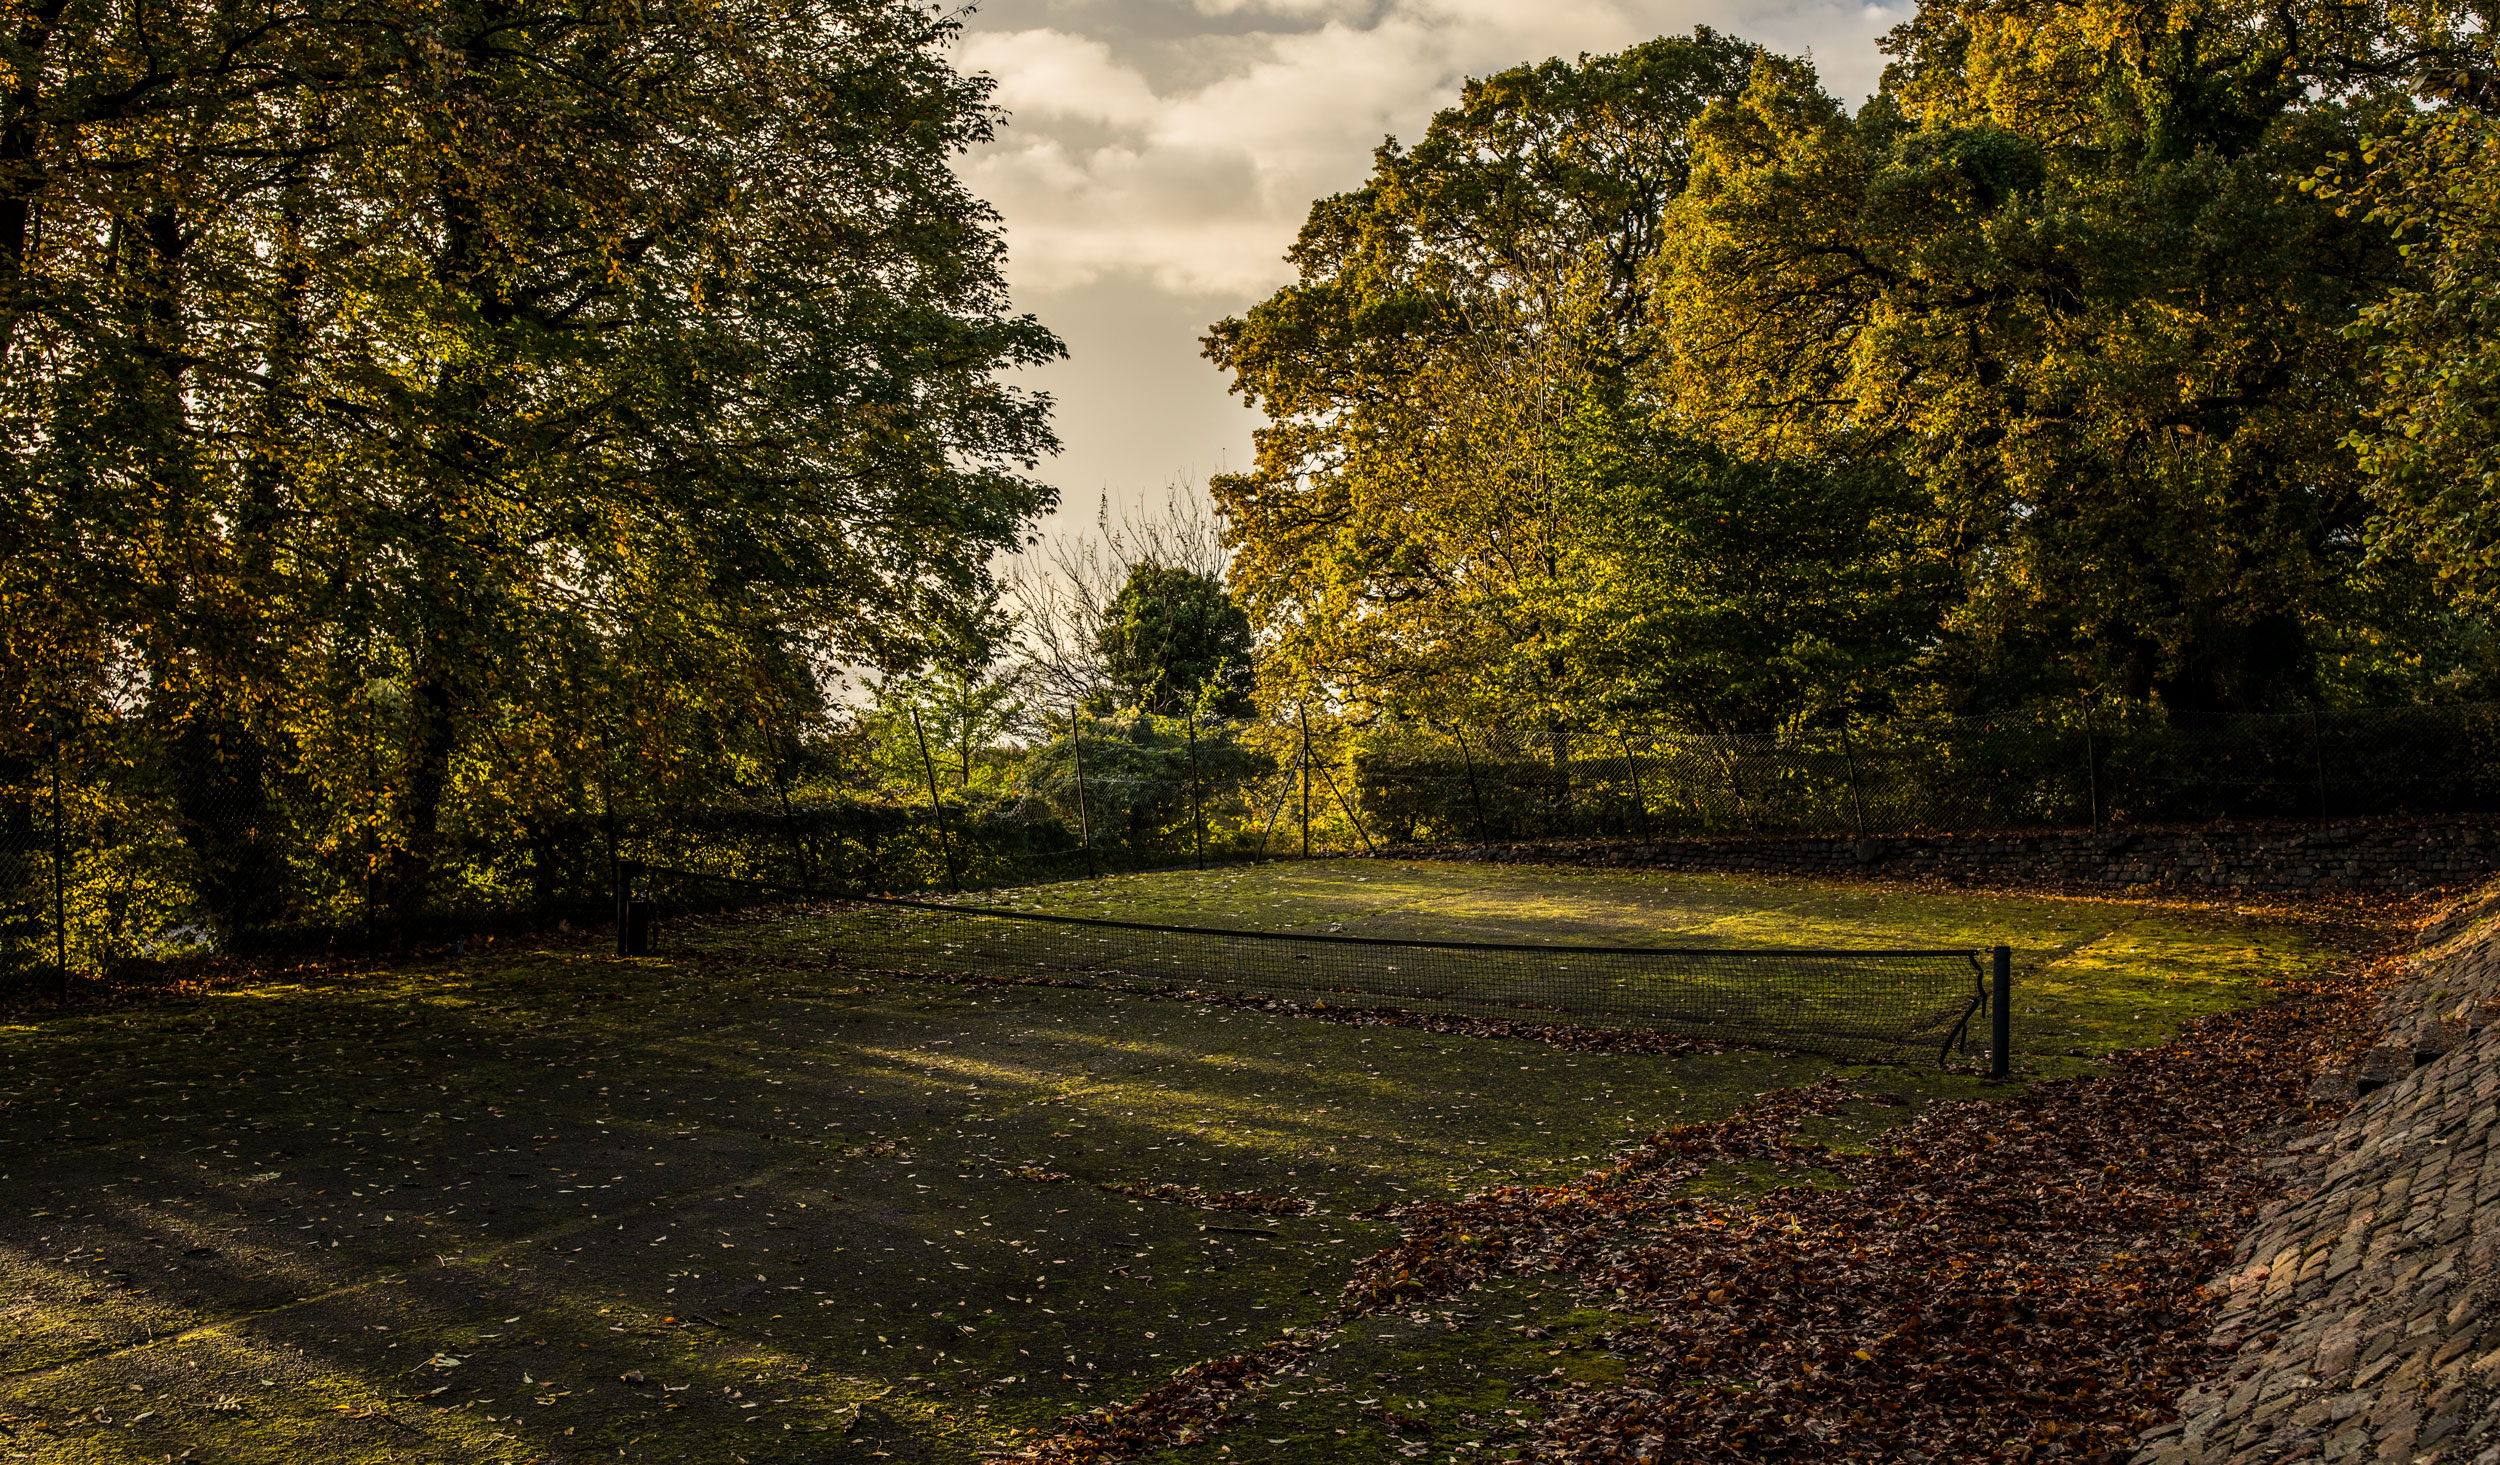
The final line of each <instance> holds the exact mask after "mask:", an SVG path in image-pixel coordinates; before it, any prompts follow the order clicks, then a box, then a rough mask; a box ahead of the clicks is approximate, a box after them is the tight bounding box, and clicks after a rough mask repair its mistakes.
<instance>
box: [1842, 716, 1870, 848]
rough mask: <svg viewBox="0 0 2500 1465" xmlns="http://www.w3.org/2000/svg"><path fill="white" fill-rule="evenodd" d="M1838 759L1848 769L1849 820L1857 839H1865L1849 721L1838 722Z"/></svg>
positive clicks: (1856, 755)
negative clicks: (1854, 828)
mask: <svg viewBox="0 0 2500 1465" xmlns="http://www.w3.org/2000/svg"><path fill="white" fill-rule="evenodd" d="M1840 757H1841V761H1842V762H1843V763H1844V764H1846V765H1847V766H1848V769H1849V818H1850V822H1851V823H1853V824H1854V825H1856V827H1857V831H1858V837H1859V838H1861V839H1863V838H1865V837H1866V803H1865V801H1864V800H1863V799H1861V798H1859V797H1858V750H1857V748H1856V746H1855V745H1854V744H1852V743H1851V742H1850V741H1849V719H1847V718H1846V717H1844V718H1842V719H1841V720H1840Z"/></svg>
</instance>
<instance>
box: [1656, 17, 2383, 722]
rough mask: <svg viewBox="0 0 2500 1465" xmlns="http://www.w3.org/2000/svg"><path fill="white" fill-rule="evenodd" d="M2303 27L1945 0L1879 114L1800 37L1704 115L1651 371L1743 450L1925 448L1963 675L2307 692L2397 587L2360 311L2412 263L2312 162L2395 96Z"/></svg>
mask: <svg viewBox="0 0 2500 1465" xmlns="http://www.w3.org/2000/svg"><path fill="white" fill-rule="evenodd" d="M2296 30H2297V27H2296V26H2295V25H2294V21H2293V19H2292V18H2291V17H2288V16H2285V15H2282V14H2280V13H2278V12H2274V11H2262V12H2261V11H2256V10H2254V9H2251V10H2250V11H2248V12H2247V13H2244V14H2243V13H2237V12H2219V13H2218V12H2211V11H2195V12H2189V11H2187V10H2181V11H2180V12H2179V13H2177V14H2176V15H2172V14H2169V13H2168V12H2165V11H2162V10H2160V9H2159V8H2156V9H2155V10H2153V11H2125V12H2123V13H2121V12H2117V11H2109V12H2107V13H2104V12H2103V10H2102V9H2099V8H2096V7H2095V6H2094V5H2093V4H2092V3H2089V0H2068V3H2063V4H2060V5H2057V6H2053V7H2051V8H2050V10H2049V11H2048V12H2046V14H2045V16H2038V15H2035V16H2031V17H2030V18H2029V19H2024V18H2020V17H2017V16H2016V15H2015V14H2014V12H2013V8H2012V7H2006V6H1998V5H1993V4H1989V3H1984V0H1972V3H1966V4H1944V5H1936V6H1930V7H1927V8H1925V9H1923V10H1922V11H1921V14H1920V17H1919V19H1918V20H1917V21H1915V22H1913V23H1911V24H1910V25H1907V26H1905V27H1903V28H1902V29H1901V30H1899V31H1897V32H1896V33H1895V35H1894V37H1893V39H1892V40H1891V41H1890V42H1889V43H1888V44H1889V45H1890V47H1891V48H1892V49H1893V50H1894V51H1895V53H1896V55H1897V56H1899V57H1900V60H1899V61H1898V63H1897V64H1896V65H1895V67H1894V68H1893V70H1892V71H1891V72H1890V73H1889V74H1888V79H1887V83H1886V92H1885V94H1884V95H1883V96H1882V97H1880V98H1878V99H1877V100H1876V101H1875V102H1874V103H1872V104H1870V105H1869V106H1868V107H1867V108H1866V109H1865V110H1864V111H1862V112H1861V113H1860V114H1859V115H1857V116H1856V117H1854V118H1853V117H1851V116H1849V115H1848V114H1847V113H1846V112H1844V111H1843V110H1842V109H1841V108H1840V106H1839V105H1838V104H1837V103H1836V102H1834V101H1833V100H1832V99H1831V98H1829V97H1827V96H1825V95H1824V94H1823V93H1822V92H1821V90H1820V89H1819V88H1818V87H1817V86H1816V84H1815V82H1814V78H1813V74H1812V72H1811V70H1810V69H1809V68H1807V67H1805V66H1803V65H1800V64H1797V63H1793V62H1778V63H1766V64H1764V65H1762V66H1760V67H1758V68H1756V70H1755V73H1754V76H1753V79H1752V82H1751V84H1750V85H1749V87H1748V88H1747V90H1746V92H1745V94H1744V95H1743V96H1742V97H1739V98H1734V99H1730V100H1728V101H1725V102H1722V103H1720V104H1718V105H1716V106H1714V107H1713V108H1711V109H1710V110H1709V112H1707V113H1706V114H1705V115H1704V116H1703V117H1702V118H1701V119H1700V120H1699V121H1697V122H1696V124H1695V127H1694V159H1695V162H1694V172H1693V183H1692V186H1691V188H1690V189H1688V190H1687V192H1686V193H1685V195H1684V196H1683V198H1682V199H1681V200H1680V201H1679V202H1678V204H1677V206H1676V210H1677V220H1676V223H1677V227H1676V229H1675V230H1674V233H1673V238H1674V240H1675V243H1674V245H1673V247H1672V248H1670V249H1669V250H1667V251H1666V252H1664V254H1663V255H1662V258H1661V261H1660V265H1659V274H1658V279H1659V282H1660V283H1659V288H1660V296H1661V307H1660V309H1661V319H1663V320H1669V321H1671V322H1672V325H1671V327H1670V333H1671V336H1672V349H1671V350H1668V351H1662V353H1661V359H1662V360H1665V361H1667V362H1668V365H1667V367H1666V370H1665V371H1664V372H1663V373H1662V375H1663V376H1664V377H1665V378H1666V379H1667V380H1668V382H1669V383H1671V385H1669V386H1667V387H1666V388H1664V390H1666V391H1667V392H1668V394H1669V395H1670V396H1671V397H1672V398H1673V400H1674V401H1675V402H1676V404H1677V407H1678V409H1679V410H1680V412H1681V413H1682V414H1683V415H1684V416H1685V417H1686V418H1687V419H1688V420H1690V421H1693V422H1696V423H1703V424H1708V426H1709V428H1710V430H1711V432H1712V433H1713V435H1714V436H1715V437H1717V438H1718V440H1719V441H1721V442H1723V443H1724V444H1726V445H1727V446H1728V447H1729V448H1730V449H1731V450H1733V451H1736V452H1738V453H1740V454H1743V455H1747V456H1786V455H1792V454H1800V453H1804V454H1830V453H1843V454H1849V455H1853V456H1863V455H1868V454H1877V453H1880V454H1884V455H1887V456H1889V457H1891V458H1892V459H1893V461H1895V462H1896V463H1898V464H1899V465H1900V467H1901V468H1902V470H1903V471H1904V472H1906V473H1908V474H1910V475H1912V476H1913V478H1914V479H1915V480H1916V482H1917V483H1918V484H1919V485H1920V487H1921V489H1922V492H1923V496H1924V498H1925V499H1926V507H1925V509H1924V518H1925V520H1926V526H1925V530H1924V532H1925V534H1926V535H1927V536H1928V539H1929V542H1930V544H1931V545H1932V549H1933V553H1934V554H1935V555H1936V557H1937V558H1938V559H1939V560H1940V561H1941V562H1942V564H1944V565H1945V566H1947V567H1949V568H1950V570H1951V572H1952V574H1953V575H1954V576H1955V578H1956V579H1957V580H1958V581H1959V585H1958V588H1957V590H1956V593H1955V595H1954V600H1955V601H1956V602H1957V604H1956V605H1955V608H1954V609H1953V610H1952V611H1951V613H1950V615H1949V616H1948V618H1947V621H1946V625H1945V628H1944V634H1943V635H1942V636H1941V637H1940V638H1939V640H1938V642H1937V644H1936V646H1935V648H1934V651H1933V652H1932V654H1931V656H1930V658H1929V666H1928V669H1927V675H1928V676H1929V677H1930V678H1931V679H1932V683H1933V685H1934V692H1933V694H1932V695H1934V696H1935V697H1936V698H1937V699H1938V700H1940V701H1944V702H1946V703H1948V704H1956V705H1964V706H1974V705H1975V706H1988V705H2005V704H2008V703H2014V702H2019V701H2022V700H2025V699H2028V698H2032V697H2039V696H2048V695H2059V694H2065V693H2069V692H2072V691H2077V690H2084V691H2092V692H2101V693H2109V694H2116V695H2120V696H2125V697H2130V698H2145V697H2151V698H2157V699H2159V700H2161V701H2163V702H2165V703H2167V704H2169V705H2171V706H2173V707H2178V708H2185V709H2195V710H2225V709H2260V708H2269V707H2280V706H2285V705H2300V704H2302V703H2305V702H2309V701H2312V700H2314V699H2316V698H2318V697H2320V696H2321V695H2323V694H2324V693H2325V691H2326V682H2325V677H2324V675H2323V673H2322V668H2321V664H2320V663H2321V654H2320V648H2321V644H2322V643H2323V642H2325V641H2327V640H2330V639H2332V638H2333V636H2334V634H2335V632H2336V628H2339V627H2345V626H2350V625H2352V624H2354V623H2355V622H2356V621H2366V620H2367V619H2368V618H2369V617H2370V616H2372V615H2373V614H2374V613H2375V612H2376V607H2374V606H2373V605H2372V604H2371V603H2370V598H2369V597H2368V595H2367V594H2366V593H2365V591H2364V589H2363V587H2362V586H2361V585H2360V583H2359V581H2358V580H2357V579H2356V575H2357V572H2358V570H2359V563H2358V558H2359V546H2360V542H2361V536H2360V530H2361V527H2362V524H2363V522H2364V520H2365V518H2366V515H2367V508H2368V505H2367V500H2366V498H2365V497H2364V494H2363V488H2364V483H2365V479H2364V476H2363V474H2362V472H2361V469H2360V465H2359V464H2358V462H2357V461H2356V460H2355V458H2354V456H2353V454H2352V453H2351V452H2350V451H2349V450H2348V449H2347V448H2346V447H2345V446H2344V438H2345V435H2346V434H2347V433H2348V432H2349V431H2350V429H2351V428H2352V427H2353V426H2354V425H2355V423H2357V422H2358V421H2359V413H2360V411H2361V406H2362V403H2363V401H2364V400H2365V397H2366V383H2365V382H2364V380H2363V371H2362V364H2361V361H2360V359H2359V356H2358V353H2357V352H2356V351H2355V349H2354V348H2353V346H2352V345H2351V344H2350V343H2349V342H2348V341H2347V340H2346V339H2345V337H2344V335H2343V330H2342V328H2343V326H2344V325H2345V323H2346V322H2348V321H2349V320H2351V318H2352V317H2353V314H2354V312H2355V311H2356V310H2358V309H2360V308H2362V307H2363V306H2365V305H2366V304H2367V303H2368V302H2370V301H2371V300H2373V299H2375V298H2377V296H2378V294H2379V293H2380V292H2381V291H2383V290H2384V289H2385V288H2386V287H2387V286H2388V284H2389V283H2390V282H2391V280H2392V279H2393V277H2394V275H2395V273H2396V271H2397V269H2398V263H2399V262H2398V261H2397V259H2396V257H2395V255H2394V254H2393V252H2392V251H2391V250H2390V249H2389V248H2388V245H2387V240H2386V237H2385V235H2384V232H2383V231H2381V230H2379V229H2377V228H2375V227H2372V226H2368V225H2366V224H2364V223H2362V222H2361V221H2359V220H2355V219H2347V218H2342V217H2339V216H2337V214H2336V213H2335V212H2334V211H2333V210H2332V209H2330V208H2326V207H2322V206H2320V205H2319V204H2318V203H2316V202H2315V201H2313V200H2311V199H2309V198H2307V197H2305V196H2303V195H2302V194H2301V193H2299V192H2298V191H2297V190H2296V189H2294V188H2293V187H2292V186H2291V183H2292V181H2293V180H2295V179H2299V178H2302V177H2305V176H2307V175H2308V174H2309V173H2310V172H2311V170H2312V169H2314V168H2315V167H2316V166H2318V165H2319V164H2320V163H2322V162H2323V161H2325V160H2327V159H2330V158H2332V157H2333V156H2334V155H2335V154H2336V153H2337V152H2338V151H2339V150H2340V149H2343V148H2346V147H2349V146H2350V145H2351V143H2352V141H2353V140H2354V139H2355V138H2356V137H2357V136H2359V135H2360V134H2361V133H2362V132H2364V131H2367V130H2369V129H2370V128H2371V127H2373V126H2374V125H2376V123H2375V119H2377V118H2380V117H2382V116H2384V115H2385V114H2386V112H2387V109H2388V108H2389V106H2391V105H2392V104H2391V102H2390V100H2389V99H2388V98H2387V97H2386V96H2385V95H2384V93H2383V92H2382V91H2381V90H2378V89H2374V88H2373V87H2371V86H2368V85H2362V86H2357V87H2352V86H2346V87H2338V88H2336V89H2334V90H2333V91H2331V92H2328V93H2327V94H2325V95H2319V94H2318V88H2317V87H2315V86H2313V83H2323V81H2324V80H2325V78H2326V77H2327V75H2328V74H2329V72H2330V71H2332V70H2334V69H2335V68H2336V67H2341V66H2344V62H2343V61H2340V60H2333V59H2332V58H2316V57H2310V58H2305V57H2304V56H2303V54H2302V53H2301V52H2300V51H2299V45H2300V43H2301V42H2302V40H2303V37H2301V36H2300V35H2298V34H2296ZM2096 36H2100V37H2105V39H2093V37H2096ZM2311 39H2315V38H2314V37H2312V38H2311ZM2313 62H2314V64H2312V63H2313Z"/></svg>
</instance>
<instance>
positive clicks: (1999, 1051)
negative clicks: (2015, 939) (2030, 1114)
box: [1988, 946, 2014, 1078]
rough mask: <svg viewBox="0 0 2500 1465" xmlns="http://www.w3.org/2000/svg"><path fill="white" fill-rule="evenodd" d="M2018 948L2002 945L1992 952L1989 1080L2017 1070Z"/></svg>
mask: <svg viewBox="0 0 2500 1465" xmlns="http://www.w3.org/2000/svg"><path fill="white" fill-rule="evenodd" d="M2013 1057H2014V948H2012V947H2010V946H1999V947H1997V948H1996V949H1994V950H1992V951H1990V952H1989V953H1988V1077H1990V1078H2004V1077H2006V1076H2007V1075H2008V1074H2010V1073H2011V1072H2012V1071H2013Z"/></svg>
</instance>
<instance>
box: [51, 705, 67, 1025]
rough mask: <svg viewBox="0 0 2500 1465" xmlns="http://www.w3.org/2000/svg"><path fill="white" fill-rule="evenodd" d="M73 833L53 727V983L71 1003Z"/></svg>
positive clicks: (57, 732)
mask: <svg viewBox="0 0 2500 1465" xmlns="http://www.w3.org/2000/svg"><path fill="white" fill-rule="evenodd" d="M68 870H69V831H68V825H67V824H66V823H65V822H64V821H63V819H62V817H61V724H60V722H59V720H58V718H57V716H56V718H55V720H54V722H53V724H52V979H53V981H54V982H56V983H57V984H59V988H60V999H61V1000H62V1001H63V1002H67V1001H69V880H68Z"/></svg>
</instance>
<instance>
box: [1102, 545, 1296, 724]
mask: <svg viewBox="0 0 2500 1465" xmlns="http://www.w3.org/2000/svg"><path fill="white" fill-rule="evenodd" d="M1096 649H1097V650H1098V651H1099V652H1100V653H1101V655H1102V660H1103V668H1104V670H1105V672H1107V673H1108V674H1109V676H1110V679H1111V681H1112V683H1113V685H1115V686H1117V687H1119V688H1120V689H1121V690H1122V691H1124V692H1126V693H1127V694H1128V705H1129V706H1131V707H1134V708H1136V709H1138V710H1139V711H1141V712H1148V713H1152V714H1154V715H1156V716H1159V717H1170V716H1174V715H1176V714H1178V713H1180V712H1182V711H1183V710H1184V709H1187V708H1193V707H1194V708H1195V709H1196V710H1197V713H1198V715H1200V716H1202V717H1246V716H1248V715H1250V714H1251V713H1253V712H1255V711H1256V710H1257V708H1256V706H1255V704H1253V703H1252V701H1251V700H1250V666H1251V646H1250V617H1249V615H1248V614H1247V613H1245V612H1244V611H1243V610H1242V608H1241V607H1240V606H1239V605H1236V604H1235V603H1234V602H1233V598H1232V597H1231V596H1230V595H1227V594H1226V593H1225V592H1224V584H1223V582H1222V581H1221V580H1218V579H1217V578H1216V577H1215V576H1213V575H1207V574H1202V573H1200V572H1198V571H1196V570H1190V569H1183V568H1180V567H1177V566H1171V565H1159V564H1156V563H1155V562H1154V561H1152V560H1148V561H1145V562H1143V563H1141V564H1138V565H1137V566H1135V567H1134V568H1132V569H1131V570H1130V571H1129V574H1128V580H1127V582H1126V583H1124V584H1123V585H1121V587H1120V593H1119V594H1118V595H1116V596H1114V597H1112V600H1111V604H1110V605H1109V606H1108V607H1107V608H1106V610H1105V613H1104V616H1103V624H1102V630H1101V632H1100V636H1099V641H1098V645H1097V648H1096Z"/></svg>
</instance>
